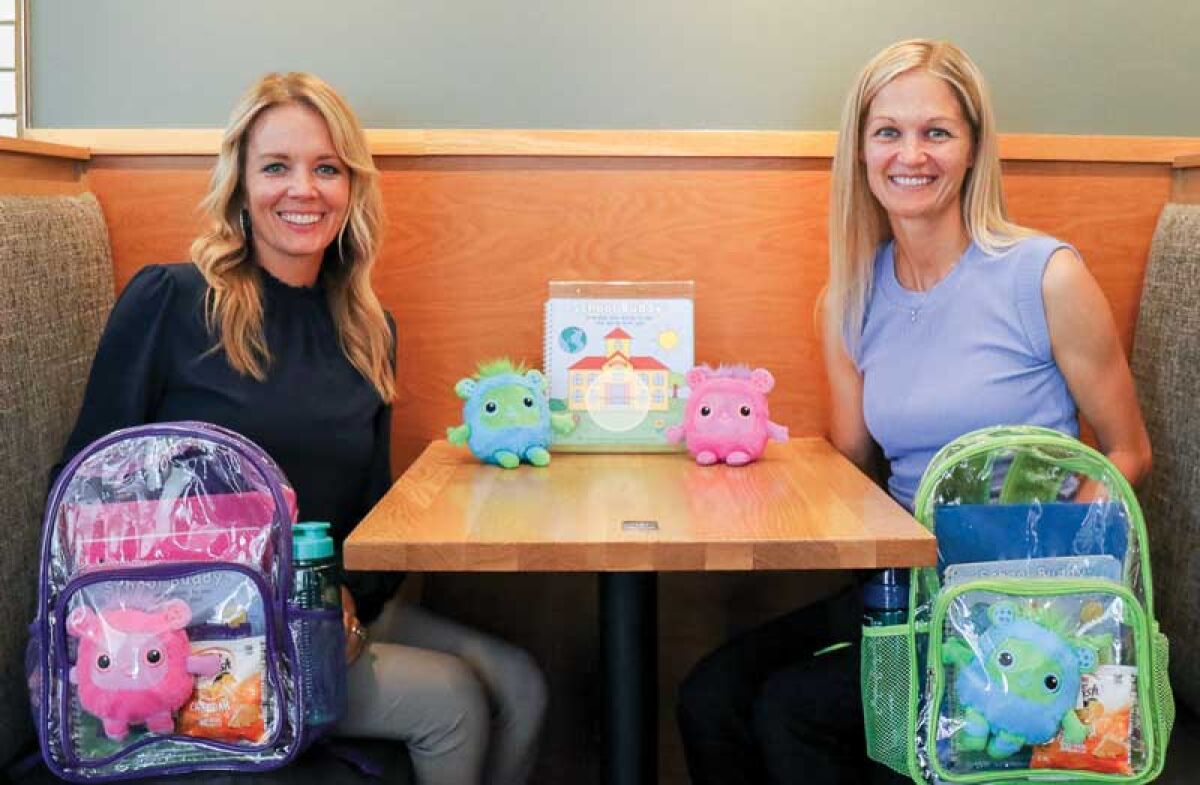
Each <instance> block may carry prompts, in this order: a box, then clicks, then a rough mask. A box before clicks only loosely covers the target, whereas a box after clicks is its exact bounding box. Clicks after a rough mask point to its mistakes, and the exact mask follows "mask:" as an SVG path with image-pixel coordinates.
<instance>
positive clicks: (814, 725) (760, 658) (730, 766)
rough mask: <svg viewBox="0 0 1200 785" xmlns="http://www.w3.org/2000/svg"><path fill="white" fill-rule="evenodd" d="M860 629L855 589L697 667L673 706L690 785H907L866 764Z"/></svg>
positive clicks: (748, 636)
mask: <svg viewBox="0 0 1200 785" xmlns="http://www.w3.org/2000/svg"><path fill="white" fill-rule="evenodd" d="M861 623H862V603H861V600H860V598H859V590H858V588H857V587H852V588H850V589H848V590H846V591H844V592H842V593H840V594H838V595H836V596H834V597H832V598H830V599H828V600H824V601H822V602H819V603H816V604H814V605H810V606H807V607H804V608H801V609H799V610H796V611H793V612H791V613H789V614H787V615H785V616H781V617H780V618H778V619H775V620H773V621H770V622H768V623H766V624H764V625H763V626H761V627H758V628H757V629H754V630H751V631H749V632H747V633H745V634H744V635H741V636H739V637H737V638H734V639H733V640H731V641H729V642H728V643H726V644H724V645H723V646H721V647H720V648H719V649H717V650H716V651H714V652H712V653H710V654H708V655H707V656H706V657H705V658H704V659H702V660H701V661H700V662H699V663H698V664H697V665H696V667H695V668H693V669H692V672H691V673H690V674H688V677H687V678H686V679H685V680H684V682H683V684H682V685H681V686H680V689H679V700H678V703H677V715H678V720H679V730H680V733H681V734H682V735H683V747H684V752H685V753H686V755H687V764H688V772H689V773H690V775H691V780H692V785H709V783H711V784H712V785H738V783H746V785H763V783H772V785H784V784H785V783H786V785H795V784H796V783H804V784H805V785H809V784H811V785H822V784H823V783H854V785H860V784H861V783H889V784H890V783H903V782H908V781H909V780H907V779H906V778H903V777H901V776H900V775H898V774H896V773H894V772H892V771H891V770H890V769H888V768H886V767H884V766H881V765H879V764H876V763H872V762H871V761H870V760H868V758H867V755H866V742H865V737H864V732H863V720H862V702H861V699H860V697H859V638H860V631H859V625H860V624H861ZM844 643H850V644H851V645H850V646H843V647H842V648H838V649H835V650H833V651H829V652H826V653H820V652H821V650H822V649H825V648H826V647H829V646H835V645H837V644H844Z"/></svg>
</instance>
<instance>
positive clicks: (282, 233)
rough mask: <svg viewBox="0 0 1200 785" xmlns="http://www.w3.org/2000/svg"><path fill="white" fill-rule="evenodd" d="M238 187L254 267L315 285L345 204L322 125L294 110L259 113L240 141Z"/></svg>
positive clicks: (340, 173) (312, 113) (345, 182)
mask: <svg viewBox="0 0 1200 785" xmlns="http://www.w3.org/2000/svg"><path fill="white" fill-rule="evenodd" d="M242 183H243V187H244V189H245V192H246V207H247V209H248V210H249V212H250V224H251V236H252V243H253V248H254V257H255V260H256V261H257V262H258V263H259V264H260V265H262V266H263V267H264V268H266V269H267V270H268V271H269V272H270V273H271V274H272V275H274V276H275V277H276V278H278V279H279V280H281V281H284V282H285V283H289V284H292V285H311V284H312V283H314V282H315V281H316V279H317V274H318V273H319V272H320V269H321V260H322V259H323V258H324V255H325V249H326V248H328V247H329V245H330V243H333V242H336V240H337V236H338V232H340V231H341V228H342V224H343V222H344V221H345V218H346V211H347V210H348V208H349V204H350V173H349V170H348V169H347V167H346V165H345V164H344V163H343V162H342V159H341V158H339V157H338V154H337V152H336V151H335V150H334V147H333V141H332V140H331V139H330V138H329V128H328V127H327V126H326V124H325V119H324V118H323V117H321V115H320V114H319V113H318V112H317V111H316V110H315V109H313V108H311V107H309V106H306V105H305V104H300V103H289V104H280V105H278V106H273V107H271V108H270V109H266V110H264V111H263V112H262V114H260V115H259V116H258V117H257V118H256V119H255V121H254V124H253V126H252V127H251V129H250V132H249V134H248V135H247V143H246V157H245V169H244V171H243V173H242Z"/></svg>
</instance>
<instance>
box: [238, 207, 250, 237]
mask: <svg viewBox="0 0 1200 785" xmlns="http://www.w3.org/2000/svg"><path fill="white" fill-rule="evenodd" d="M239 219H240V220H241V223H242V236H243V237H245V238H246V240H247V241H249V240H250V211H249V210H247V209H246V208H245V207H243V208H242V212H241V215H239Z"/></svg>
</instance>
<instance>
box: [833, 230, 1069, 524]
mask: <svg viewBox="0 0 1200 785" xmlns="http://www.w3.org/2000/svg"><path fill="white" fill-rule="evenodd" d="M1063 247H1068V246H1066V245H1065V244H1064V243H1061V242H1059V241H1058V240H1055V239H1053V238H1050V237H1032V238H1029V239H1025V240H1022V241H1020V242H1019V243H1017V244H1016V245H1014V246H1012V247H1011V248H1009V249H1007V250H1006V251H1004V252H1002V253H1001V254H1000V255H998V256H989V255H987V254H986V253H984V252H983V251H981V250H980V249H979V248H978V247H976V246H975V244H974V243H972V244H971V245H970V246H969V247H968V248H967V250H966V251H965V252H964V253H963V256H962V258H961V259H959V261H958V264H956V265H955V266H954V268H953V269H952V270H951V271H950V273H949V274H948V275H947V276H946V277H945V278H943V279H942V280H941V281H939V282H938V284H937V285H936V286H934V287H933V288H932V289H930V290H929V291H926V292H914V291H910V290H908V289H905V288H904V287H902V286H901V285H900V283H899V282H898V281H897V280H896V270H895V256H894V255H893V250H894V249H893V243H891V242H889V243H887V244H885V245H883V246H881V247H880V248H879V250H878V252H877V253H876V255H875V279H874V281H875V282H874V289H873V290H872V294H871V299H870V302H869V303H868V304H867V311H866V315H865V318H864V321H863V332H862V339H861V341H860V343H859V346H858V350H857V352H856V353H855V357H854V360H855V362H856V364H857V365H858V368H859V370H860V371H861V372H862V375H863V413H864V415H865V418H866V423H867V428H868V430H870V432H871V436H872V437H874V439H875V441H877V442H878V443H879V445H880V446H881V447H882V448H883V452H884V455H885V456H886V457H887V459H888V462H889V463H890V465H891V477H890V478H889V480H888V490H889V492H890V493H891V495H892V496H893V497H894V498H895V499H896V501H898V502H900V503H901V504H903V505H904V506H905V507H907V508H909V509H910V510H911V509H912V506H913V496H914V495H915V494H916V491H917V485H918V483H919V482H920V480H921V474H922V473H923V472H924V471H925V467H926V466H927V465H928V464H929V461H930V459H931V458H932V457H933V454H934V453H935V452H937V451H938V450H939V449H941V448H942V447H943V446H944V445H946V444H947V443H948V442H950V441H951V440H953V439H954V438H956V437H958V436H961V435H962V434H964V433H967V432H968V431H972V430H975V429H977V428H984V427H988V426H992V425H1041V426H1045V427H1047V428H1054V429H1055V430H1058V431H1062V432H1063V433H1067V434H1070V435H1072V436H1078V434H1079V425H1078V422H1077V420H1076V414H1075V401H1074V399H1072V397H1071V394H1070V392H1069V391H1068V390H1067V384H1066V380H1065V379H1063V375H1062V372H1061V371H1060V370H1059V368H1058V365H1057V364H1056V363H1055V362H1054V357H1053V355H1052V354H1051V351H1050V335H1049V331H1048V330H1047V327H1046V312H1045V308H1044V306H1043V303H1042V274H1043V272H1044V271H1045V269H1046V263H1047V262H1048V261H1049V259H1050V256H1051V254H1053V253H1054V251H1056V250H1058V249H1059V248H1063Z"/></svg>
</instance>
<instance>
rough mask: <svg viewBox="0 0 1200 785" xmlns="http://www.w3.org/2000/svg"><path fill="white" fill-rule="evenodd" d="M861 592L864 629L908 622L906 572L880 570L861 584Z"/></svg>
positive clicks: (895, 569) (890, 569) (889, 569)
mask: <svg viewBox="0 0 1200 785" xmlns="http://www.w3.org/2000/svg"><path fill="white" fill-rule="evenodd" d="M862 592H863V595H862V597H863V626H864V627H888V626H891V625H893V624H904V623H905V622H906V621H908V570H902V569H897V568H895V567H889V568H888V569H886V570H880V571H879V572H877V573H875V574H874V575H872V576H871V578H870V580H868V581H867V582H866V583H865V584H863V589H862Z"/></svg>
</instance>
